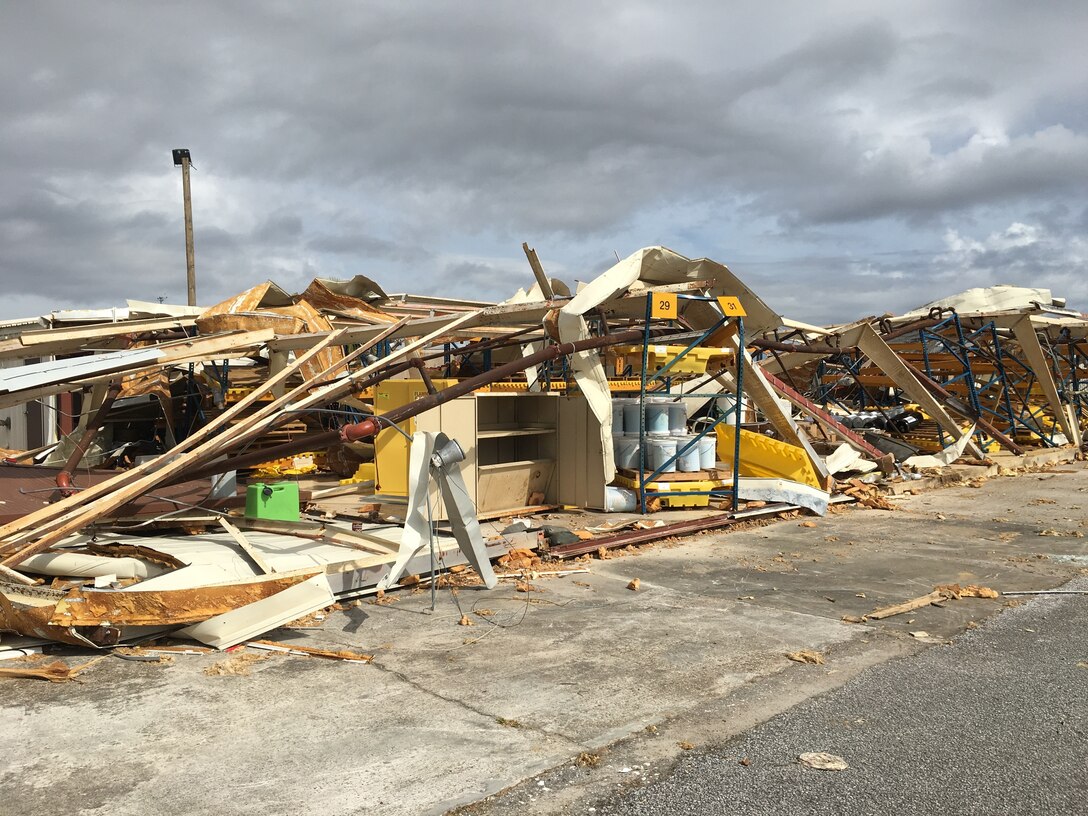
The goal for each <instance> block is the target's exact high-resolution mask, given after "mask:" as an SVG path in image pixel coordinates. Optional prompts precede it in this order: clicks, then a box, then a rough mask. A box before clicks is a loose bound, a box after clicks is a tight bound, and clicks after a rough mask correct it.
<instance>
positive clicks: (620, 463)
mask: <svg viewBox="0 0 1088 816" xmlns="http://www.w3.org/2000/svg"><path fill="white" fill-rule="evenodd" d="M612 451H613V453H614V454H615V458H616V467H620V468H629V469H631V470H637V469H638V464H639V463H638V437H637V436H613V437H612Z"/></svg>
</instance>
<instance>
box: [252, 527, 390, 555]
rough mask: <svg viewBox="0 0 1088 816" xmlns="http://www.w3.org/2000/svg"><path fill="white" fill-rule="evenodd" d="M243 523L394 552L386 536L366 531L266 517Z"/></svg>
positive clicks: (261, 529)
mask: <svg viewBox="0 0 1088 816" xmlns="http://www.w3.org/2000/svg"><path fill="white" fill-rule="evenodd" d="M242 525H243V526H244V527H245V529H247V530H254V531H256V532H260V533H277V534H279V535H288V536H297V537H298V538H305V539H307V540H309V541H327V542H328V543H329V544H336V545H338V546H341V547H350V548H351V549H353V550H362V551H363V552H369V553H374V554H375V555H384V554H386V553H393V552H395V549H394V547H393V545H392V544H391V543H390V542H388V541H386V540H385V539H384V538H379V537H377V536H371V535H367V534H366V533H365V532H354V531H351V532H349V531H347V530H336V529H331V528H329V527H326V526H325V525H324V524H307V523H305V522H289V521H271V520H266V519H246V520H245V521H244V522H242Z"/></svg>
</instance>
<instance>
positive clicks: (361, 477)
mask: <svg viewBox="0 0 1088 816" xmlns="http://www.w3.org/2000/svg"><path fill="white" fill-rule="evenodd" d="M377 480H378V469H377V466H376V465H375V463H374V462H360V463H359V467H357V468H356V469H355V475H353V476H352V477H351V478H349V479H341V480H340V484H342V485H350V484H359V483H360V482H376V481H377Z"/></svg>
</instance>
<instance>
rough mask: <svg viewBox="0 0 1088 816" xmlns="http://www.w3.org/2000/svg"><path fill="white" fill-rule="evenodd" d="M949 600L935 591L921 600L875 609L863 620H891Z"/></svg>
mask: <svg viewBox="0 0 1088 816" xmlns="http://www.w3.org/2000/svg"><path fill="white" fill-rule="evenodd" d="M945 600H948V596H947V595H946V594H945V593H944V592H940V591H937V590H935V591H933V592H930V593H929V594H928V595H923V596H921V597H920V598H913V599H911V600H909V601H904V602H903V603H898V604H895V605H893V606H885V607H882V608H880V609H875V610H873V611H872V612H870V613H869V614H868V615H865V616H864V617H863V618H862V620H884V618H890V617H892V616H893V615H902V614H903V613H904V612H913V611H914V610H915V609H922V608H923V607H926V606H930V605H932V604H935V603H940V602H941V601H945Z"/></svg>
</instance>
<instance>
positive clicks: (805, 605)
mask: <svg viewBox="0 0 1088 816" xmlns="http://www.w3.org/2000/svg"><path fill="white" fill-rule="evenodd" d="M1057 470H1059V471H1061V472H1057V473H1039V474H1025V475H1021V476H1019V477H1016V478H1002V479H993V480H990V481H989V482H987V483H986V484H984V485H982V486H981V487H979V488H978V489H972V488H969V487H957V488H952V489H947V490H942V491H939V492H932V493H927V494H924V495H922V496H916V497H906V498H905V499H903V500H902V506H903V509H901V510H899V511H895V512H882V511H867V510H859V509H855V510H850V511H847V512H843V513H841V514H837V515H833V516H829V517H827V518H824V519H815V520H813V521H814V522H815V526H814V527H809V526H802V523H803V522H804V521H806V520H805V519H801V518H795V519H791V520H787V521H781V522H777V523H775V524H773V525H771V526H763V527H754V528H752V529H749V530H745V531H738V532H732V533H729V534H717V533H715V534H707V535H702V536H697V537H695V538H692V539H689V540H685V541H682V542H672V543H666V544H660V545H655V546H651V547H648V548H645V549H642V550H640V551H639V552H638V554H636V555H628V556H623V557H617V558H611V559H609V560H605V561H596V560H594V561H592V562H588V563H587V564H586V566H588V568H589V569H590V570H591V572H590V574H588V575H576V576H572V577H568V578H563V579H556V580H542V581H540V582H538V584H537V588H539V589H540V590H541V591H539V592H530V593H520V592H516V591H515V590H514V589H513V588H512V587H510V586H508V585H505V584H506V582H504V587H503V588H500V589H498V590H495V591H493V592H490V593H488V592H477V591H470V590H463V591H461V592H460V593H459V594H458V595H457V596H456V598H454V597H453V596H451V595H450V594H449V592H448V591H445V592H443V593H441V594H440V606H439V609H438V612H437V613H436V614H432V613H430V612H429V610H428V597H427V594H426V593H423V592H420V593H418V594H411V593H400V594H399V596H398V600H396V601H394V602H391V603H385V604H373V603H363V604H362V605H360V606H359V607H357V608H351V609H348V610H346V611H344V612H341V613H336V614H335V615H333V616H332V617H331V618H330V619H329V620H328V621H327V622H326V623H325V624H324V626H323V627H322V628H321V629H320V630H319V631H308V632H305V633H293V634H292V633H286V632H281V633H279V634H278V635H277V637H279V638H282V639H285V640H286V639H288V638H290V637H299V638H304V640H302V641H301V642H304V643H306V644H307V645H311V646H329V647H339V648H350V649H356V650H362V651H371V652H374V653H375V654H376V655H377V657H376V659H375V661H374V664H372V665H357V664H343V663H332V662H325V661H318V660H312V659H305V658H293V657H283V656H272V657H268V658H267V659H264V660H260V661H258V662H256V663H254V664H253V665H252V666H251V673H250V674H249V675H248V676H207V675H205V674H204V673H203V670H204V669H205V668H207V667H208V666H209V665H210V664H212V663H214V662H216V661H218V660H221V659H223V656H222V655H213V656H198V657H188V658H178V660H177V662H176V663H175V664H174V665H173V666H167V667H161V666H154V665H143V664H135V663H128V662H122V661H120V660H116V659H114V658H110V659H108V660H106V661H104V662H102V663H99V664H98V665H96V666H95V667H93V668H92V669H91V670H89V671H88V672H87V673H86V674H85V675H83V676H82V679H83V680H84V681H85V682H84V684H82V685H78V686H77V685H74V684H68V685H50V684H46V683H42V682H36V681H7V682H5V683H3V684H2V685H0V704H2V709H0V751H3V753H4V755H5V756H6V757H7V758H8V761H7V762H6V767H5V768H4V770H3V771H2V772H0V801H3V802H4V803H5V807H6V808H10V809H11V810H13V811H14V812H19V813H21V814H24V816H34V814H52V813H55V812H57V811H58V810H64V811H66V812H70V813H94V812H98V813H107V812H108V813H110V814H143V813H147V812H149V811H153V812H158V813H194V814H195V813H201V814H202V813H216V814H219V813H222V812H230V813H238V814H247V813H277V814H290V813H309V812H312V811H315V810H317V811H320V812H322V813H325V814H351V813H367V812H377V811H381V812H382V813H383V814H400V813H404V814H419V813H441V812H444V811H446V810H448V809H450V808H453V807H456V806H459V805H468V804H469V803H474V802H477V800H480V799H481V798H484V797H489V796H491V795H493V794H499V795H497V796H495V797H494V798H492V799H490V800H488V801H485V802H483V803H481V804H476V805H472V807H471V810H473V811H478V812H481V813H483V812H489V813H505V812H514V811H516V812H518V813H524V812H525V808H526V804H524V803H523V802H527V803H529V804H531V806H532V812H534V813H547V812H557V813H558V812H579V813H580V812H584V810H583V809H581V806H582V804H583V803H584V802H586V801H589V800H591V799H603V798H606V797H607V796H608V795H611V794H612V793H613V792H614V791H615V790H617V789H623V788H625V787H629V786H630V785H631V784H632V780H637V779H639V778H641V777H643V776H645V775H647V774H648V775H651V776H652V775H653V774H655V773H662V772H664V770H667V768H668V767H669V766H670V764H671V763H673V762H675V761H676V759H677V757H678V756H679V755H682V754H684V753H685V752H684V751H682V750H681V749H680V748H679V747H678V743H679V742H685V743H692V744H694V745H696V746H698V747H705V746H707V745H712V744H716V743H720V742H722V741H724V740H727V739H729V738H730V737H732V736H733V735H735V734H737V733H739V732H741V731H744V730H745V729H747V728H750V727H752V726H754V725H756V724H758V723H759V722H761V721H763V720H766V719H768V718H769V717H772V716H774V715H775V714H777V713H779V712H781V711H782V710H784V709H785V708H787V707H789V706H790V705H793V704H795V703H798V702H801V701H803V700H804V699H806V698H808V697H810V696H812V695H813V694H818V693H821V692H823V691H826V690H828V689H831V688H833V687H835V686H838V685H841V684H842V683H844V682H846V681H847V680H848V679H849V678H850V677H852V676H854V675H856V674H857V673H858V672H861V671H863V670H864V669H865V668H867V667H868V666H871V665H875V664H877V663H880V662H882V661H885V660H887V659H889V658H890V657H895V656H899V655H903V654H909V653H913V652H915V651H917V650H919V649H921V648H923V647H922V646H921V645H920V644H919V643H918V642H917V641H915V640H914V639H912V638H910V637H909V635H908V634H907V633H908V632H909V631H911V630H917V629H925V630H927V631H929V632H930V633H932V634H934V635H936V636H939V637H948V636H951V635H954V634H956V633H957V632H959V631H961V630H962V629H963V628H964V627H965V626H966V625H968V623H969V622H971V621H974V620H981V619H984V618H985V617H987V616H989V615H992V614H994V613H996V612H997V611H998V610H1000V609H1001V608H1002V602H1001V601H985V600H963V601H956V602H950V603H949V604H947V605H945V607H944V608H936V607H931V608H927V609H923V610H919V611H918V612H917V613H916V614H913V615H911V616H900V618H891V619H888V620H886V621H883V622H880V623H873V624H867V625H848V624H844V623H842V622H841V620H840V619H841V617H842V616H843V615H861V614H864V613H865V612H868V611H871V610H872V609H874V608H876V607H879V606H882V605H885V604H889V603H895V602H898V601H902V600H906V599H908V598H911V597H914V596H917V595H921V594H924V593H926V592H928V591H930V590H931V589H932V587H933V585H934V584H937V583H947V582H953V581H958V582H960V583H984V584H988V585H990V586H994V587H996V588H997V589H1022V588H1023V589H1031V588H1045V587H1052V586H1055V585H1058V584H1060V583H1063V582H1065V581H1067V580H1068V579H1069V578H1070V577H1073V576H1075V575H1076V574H1077V573H1078V571H1079V570H1081V569H1084V568H1085V567H1088V558H1086V557H1088V549H1086V546H1085V543H1086V539H1084V538H1083V537H1078V536H1077V533H1081V534H1082V535H1083V532H1084V531H1085V530H1086V529H1088V528H1085V527H1084V523H1083V519H1084V513H1083V512H1082V511H1081V509H1080V503H1081V502H1085V503H1088V494H1086V491H1088V473H1086V472H1085V470H1084V469H1083V468H1082V467H1080V466H1079V465H1078V466H1060V467H1059V468H1057ZM1043 530H1049V531H1052V532H1057V533H1060V535H1046V536H1040V535H1038V533H1039V532H1041V531H1043ZM561 566H569V564H566V565H561ZM635 577H638V578H639V579H640V582H641V588H640V590H639V591H638V592H632V591H630V590H628V589H627V588H626V586H627V583H628V582H629V581H630V579H631V578H635ZM861 596H864V597H861ZM462 612H464V613H467V615H468V617H469V618H470V619H471V620H473V621H474V623H475V624H476V625H474V626H470V627H466V626H460V625H458V621H459V620H460V618H461V615H462ZM477 612H479V613H491V614H475V613H477ZM908 621H909V622H908ZM798 649H813V650H816V651H819V652H821V653H822V654H823V655H824V656H825V660H826V663H825V665H823V666H801V665H798V664H795V663H792V662H790V661H789V660H787V659H786V657H785V654H786V653H787V652H792V651H795V650H798ZM582 754H585V755H586V756H585V757H584V759H583V761H585V762H589V763H590V764H587V765H579V764H577V763H576V762H574V761H573V760H574V759H575V758H577V757H578V756H579V755H582ZM594 757H596V758H597V760H596V764H592V763H593V762H594V759H593V758H594ZM625 768H626V769H627V770H626V771H624V769H625ZM636 771H637V773H636ZM542 782H543V784H540V783H542ZM503 791H505V792H503ZM500 792H502V793H500Z"/></svg>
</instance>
